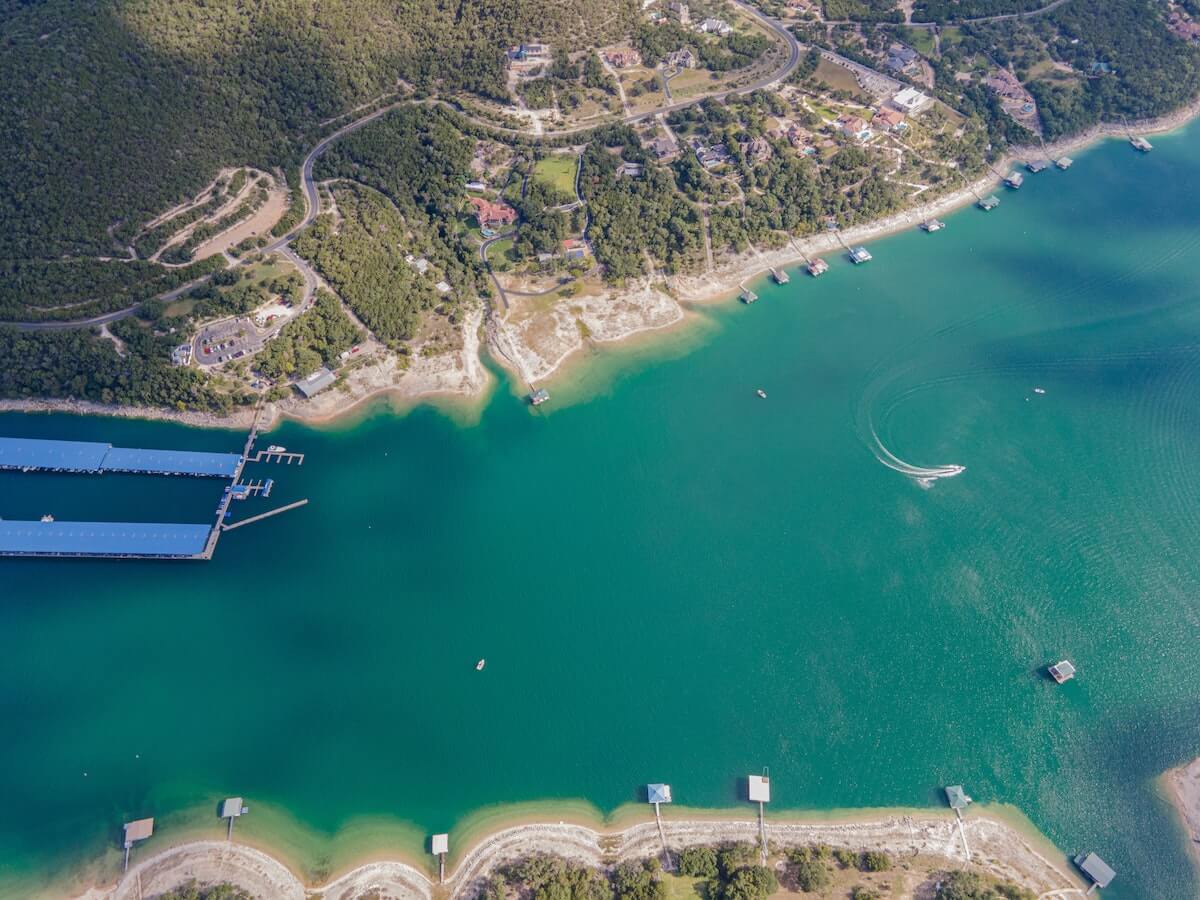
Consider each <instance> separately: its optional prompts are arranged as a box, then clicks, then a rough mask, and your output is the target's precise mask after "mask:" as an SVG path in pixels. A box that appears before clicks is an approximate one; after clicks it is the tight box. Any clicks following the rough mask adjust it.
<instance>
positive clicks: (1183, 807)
mask: <svg viewBox="0 0 1200 900" xmlns="http://www.w3.org/2000/svg"><path fill="white" fill-rule="evenodd" d="M1162 786H1163V789H1164V792H1165V793H1166V795H1167V799H1168V800H1170V802H1171V805H1172V806H1173V807H1175V811H1176V812H1177V813H1178V814H1179V819H1180V821H1181V823H1182V824H1183V829H1184V831H1185V832H1186V833H1187V843H1188V848H1189V850H1190V851H1191V854H1192V859H1193V861H1194V862H1195V864H1196V866H1197V868H1200V757H1197V758H1196V759H1193V760H1192V761H1191V762H1190V763H1188V764H1187V765H1183V766H1179V767H1178V768H1176V769H1168V770H1167V771H1166V772H1165V773H1164V774H1163V777H1162Z"/></svg>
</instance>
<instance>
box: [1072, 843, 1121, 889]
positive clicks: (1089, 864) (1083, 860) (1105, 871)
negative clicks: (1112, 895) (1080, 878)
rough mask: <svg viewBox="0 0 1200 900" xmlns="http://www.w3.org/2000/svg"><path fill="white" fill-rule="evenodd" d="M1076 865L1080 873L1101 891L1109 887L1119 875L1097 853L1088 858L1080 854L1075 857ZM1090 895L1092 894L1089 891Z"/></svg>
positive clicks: (1089, 855) (1088, 855)
mask: <svg viewBox="0 0 1200 900" xmlns="http://www.w3.org/2000/svg"><path fill="white" fill-rule="evenodd" d="M1075 865H1077V866H1079V871H1081V872H1083V874H1084V875H1086V876H1087V877H1088V878H1090V879H1092V884H1093V885H1094V886H1095V887H1098V888H1101V889H1103V888H1106V887H1108V886H1109V885H1110V884H1112V880H1113V879H1114V878H1116V877H1117V873H1116V872H1114V871H1113V869H1112V867H1111V866H1109V864H1108V863H1106V862H1105V861H1104V860H1102V859H1101V858H1100V857H1098V856H1097V855H1096V854H1095V853H1089V854H1087V855H1086V856H1084V855H1083V854H1082V853H1081V854H1079V856H1077V857H1075ZM1089 893H1091V892H1090V891H1089Z"/></svg>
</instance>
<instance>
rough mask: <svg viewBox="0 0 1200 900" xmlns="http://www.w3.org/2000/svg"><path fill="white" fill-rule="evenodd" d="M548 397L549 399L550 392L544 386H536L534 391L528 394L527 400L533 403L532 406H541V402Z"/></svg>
mask: <svg viewBox="0 0 1200 900" xmlns="http://www.w3.org/2000/svg"><path fill="white" fill-rule="evenodd" d="M549 399H550V392H549V391H548V390H546V389H545V388H538V389H537V390H536V391H534V392H533V393H532V394H530V395H529V402H530V403H531V404H533V405H534V406H541V405H542V404H543V403H545V402H546V401H547V400H549Z"/></svg>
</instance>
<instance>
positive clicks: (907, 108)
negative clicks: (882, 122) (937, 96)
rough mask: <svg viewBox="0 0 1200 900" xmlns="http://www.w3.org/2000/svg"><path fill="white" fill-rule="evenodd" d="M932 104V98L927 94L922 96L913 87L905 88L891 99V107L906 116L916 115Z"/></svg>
mask: <svg viewBox="0 0 1200 900" xmlns="http://www.w3.org/2000/svg"><path fill="white" fill-rule="evenodd" d="M932 102H933V98H932V97H930V96H929V95H928V94H923V93H921V92H920V91H918V90H917V89H916V88H913V87H906V88H905V89H904V90H902V91H900V92H899V93H898V94H896V95H895V96H894V97H892V105H893V106H895V107H896V109H898V110H900V111H901V112H905V113H908V114H910V115H911V114H912V113H918V112H920V111H921V110H923V109H924V108H925V107H927V106H928V105H929V104H930V103H932Z"/></svg>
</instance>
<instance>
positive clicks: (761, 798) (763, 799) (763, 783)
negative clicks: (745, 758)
mask: <svg viewBox="0 0 1200 900" xmlns="http://www.w3.org/2000/svg"><path fill="white" fill-rule="evenodd" d="M748 782H749V793H750V802H751V803H770V802H771V776H769V775H751V776H750V777H749V779H748Z"/></svg>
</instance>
